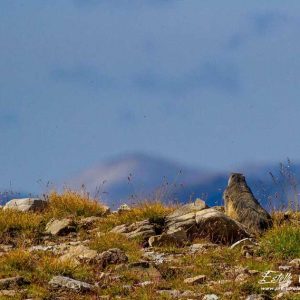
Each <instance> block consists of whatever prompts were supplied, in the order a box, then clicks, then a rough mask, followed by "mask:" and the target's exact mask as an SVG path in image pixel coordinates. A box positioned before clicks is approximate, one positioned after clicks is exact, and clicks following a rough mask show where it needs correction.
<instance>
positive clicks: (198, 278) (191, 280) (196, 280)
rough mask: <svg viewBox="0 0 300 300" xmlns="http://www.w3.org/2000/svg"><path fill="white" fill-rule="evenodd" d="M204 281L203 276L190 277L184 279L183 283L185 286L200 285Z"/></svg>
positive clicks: (204, 277)
mask: <svg viewBox="0 0 300 300" xmlns="http://www.w3.org/2000/svg"><path fill="white" fill-rule="evenodd" d="M205 281H206V276H205V275H198V276H195V277H190V278H186V279H184V283H187V284H201V283H204V282H205Z"/></svg>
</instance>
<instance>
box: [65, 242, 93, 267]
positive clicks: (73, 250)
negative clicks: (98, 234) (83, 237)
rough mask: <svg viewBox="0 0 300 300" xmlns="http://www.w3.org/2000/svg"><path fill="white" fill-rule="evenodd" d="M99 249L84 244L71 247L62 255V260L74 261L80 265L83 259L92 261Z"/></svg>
mask: <svg viewBox="0 0 300 300" xmlns="http://www.w3.org/2000/svg"><path fill="white" fill-rule="evenodd" d="M97 255H98V253H97V251H96V250H92V249H90V248H88V247H86V246H84V245H79V246H73V247H70V248H69V250H68V251H67V253H66V254H64V255H62V256H61V257H60V260H61V261H72V262H73V263H75V264H76V265H79V264H80V262H81V261H84V262H90V261H93V260H95V259H96V258H97Z"/></svg>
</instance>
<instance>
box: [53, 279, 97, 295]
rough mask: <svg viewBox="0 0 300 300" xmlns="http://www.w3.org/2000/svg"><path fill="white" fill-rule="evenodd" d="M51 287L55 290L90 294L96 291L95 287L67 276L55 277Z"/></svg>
mask: <svg viewBox="0 0 300 300" xmlns="http://www.w3.org/2000/svg"><path fill="white" fill-rule="evenodd" d="M49 285H50V286H51V287H52V288H54V289H66V290H72V291H75V292H90V291H92V290H93V289H94V286H93V285H91V284H89V283H86V282H83V281H79V280H75V279H72V278H69V277H65V276H54V277H53V278H52V279H51V280H50V281H49Z"/></svg>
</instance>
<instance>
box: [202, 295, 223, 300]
mask: <svg viewBox="0 0 300 300" xmlns="http://www.w3.org/2000/svg"><path fill="white" fill-rule="evenodd" d="M218 299H219V297H218V296H217V295H215V294H206V295H204V297H203V298H202V300H218Z"/></svg>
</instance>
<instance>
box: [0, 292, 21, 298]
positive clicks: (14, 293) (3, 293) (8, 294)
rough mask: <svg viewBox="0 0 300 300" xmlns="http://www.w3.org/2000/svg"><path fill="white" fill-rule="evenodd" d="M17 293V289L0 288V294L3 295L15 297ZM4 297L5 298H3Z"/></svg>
mask: <svg viewBox="0 0 300 300" xmlns="http://www.w3.org/2000/svg"><path fill="white" fill-rule="evenodd" d="M17 294H18V291H16V290H0V296H3V297H16V296H17ZM4 299H6V298H4Z"/></svg>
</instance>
